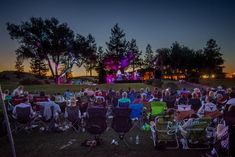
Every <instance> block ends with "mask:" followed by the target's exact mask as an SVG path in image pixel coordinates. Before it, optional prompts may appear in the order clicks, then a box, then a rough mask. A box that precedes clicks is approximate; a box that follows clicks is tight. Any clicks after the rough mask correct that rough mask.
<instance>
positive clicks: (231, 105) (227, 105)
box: [226, 91, 235, 111]
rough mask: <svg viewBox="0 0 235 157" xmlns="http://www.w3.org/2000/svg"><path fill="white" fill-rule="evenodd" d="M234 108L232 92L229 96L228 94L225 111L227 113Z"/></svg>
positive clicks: (233, 93)
mask: <svg viewBox="0 0 235 157" xmlns="http://www.w3.org/2000/svg"><path fill="white" fill-rule="evenodd" d="M234 106H235V92H234V91H232V92H231V93H230V94H229V100H228V101H227V103H226V109H227V110H228V111H232V108H234Z"/></svg>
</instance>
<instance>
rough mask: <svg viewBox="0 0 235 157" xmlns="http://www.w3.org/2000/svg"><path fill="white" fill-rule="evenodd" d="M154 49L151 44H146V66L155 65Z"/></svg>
mask: <svg viewBox="0 0 235 157" xmlns="http://www.w3.org/2000/svg"><path fill="white" fill-rule="evenodd" d="M153 56H154V54H153V50H152V47H151V45H150V44H148V45H147V46H146V51H145V56H144V63H145V65H146V68H152V67H153V63H152V62H153Z"/></svg>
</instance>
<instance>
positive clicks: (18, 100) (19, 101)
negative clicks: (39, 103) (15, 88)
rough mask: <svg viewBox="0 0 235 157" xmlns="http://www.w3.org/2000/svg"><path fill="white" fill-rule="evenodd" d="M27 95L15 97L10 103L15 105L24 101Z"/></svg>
mask: <svg viewBox="0 0 235 157" xmlns="http://www.w3.org/2000/svg"><path fill="white" fill-rule="evenodd" d="M24 99H25V97H13V98H12V100H11V101H10V103H11V104H12V105H13V106H15V105H18V104H20V103H23V102H24Z"/></svg>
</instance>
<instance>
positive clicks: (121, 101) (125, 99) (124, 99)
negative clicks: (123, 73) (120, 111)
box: [118, 92, 131, 107]
mask: <svg viewBox="0 0 235 157" xmlns="http://www.w3.org/2000/svg"><path fill="white" fill-rule="evenodd" d="M130 103H131V100H130V99H129V98H128V97H127V92H123V93H122V97H121V98H120V99H118V107H122V104H128V106H129V104H130Z"/></svg>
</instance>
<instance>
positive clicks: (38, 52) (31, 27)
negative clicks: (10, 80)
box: [7, 17, 96, 82]
mask: <svg viewBox="0 0 235 157" xmlns="http://www.w3.org/2000/svg"><path fill="white" fill-rule="evenodd" d="M7 30H8V31H9V34H10V36H11V38H12V39H15V40H17V41H18V42H19V44H20V46H19V48H18V49H17V50H16V54H17V56H20V57H22V58H35V57H38V58H40V59H41V60H46V61H47V63H48V66H49V69H50V71H51V74H52V76H53V78H54V79H55V81H56V82H58V81H59V78H60V77H61V76H63V75H64V74H65V73H66V72H67V71H68V70H69V69H71V68H72V66H73V65H74V64H77V65H78V66H81V65H82V64H83V63H84V62H85V61H87V58H89V57H90V56H92V54H94V53H95V51H96V45H95V44H94V42H95V41H94V38H93V37H92V36H91V35H88V37H87V38H86V37H83V36H82V35H79V34H78V35H76V37H75V35H74V32H73V31H72V30H71V29H70V28H69V27H68V25H67V24H66V23H60V22H59V21H58V20H57V19H56V18H51V19H45V20H43V19H42V18H35V17H32V18H30V20H29V21H26V22H22V23H21V24H20V25H16V24H10V23H7ZM61 64H65V65H66V66H64V70H62V71H61V72H60V73H59V70H58V69H59V68H60V65H61ZM53 66H54V67H53Z"/></svg>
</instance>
